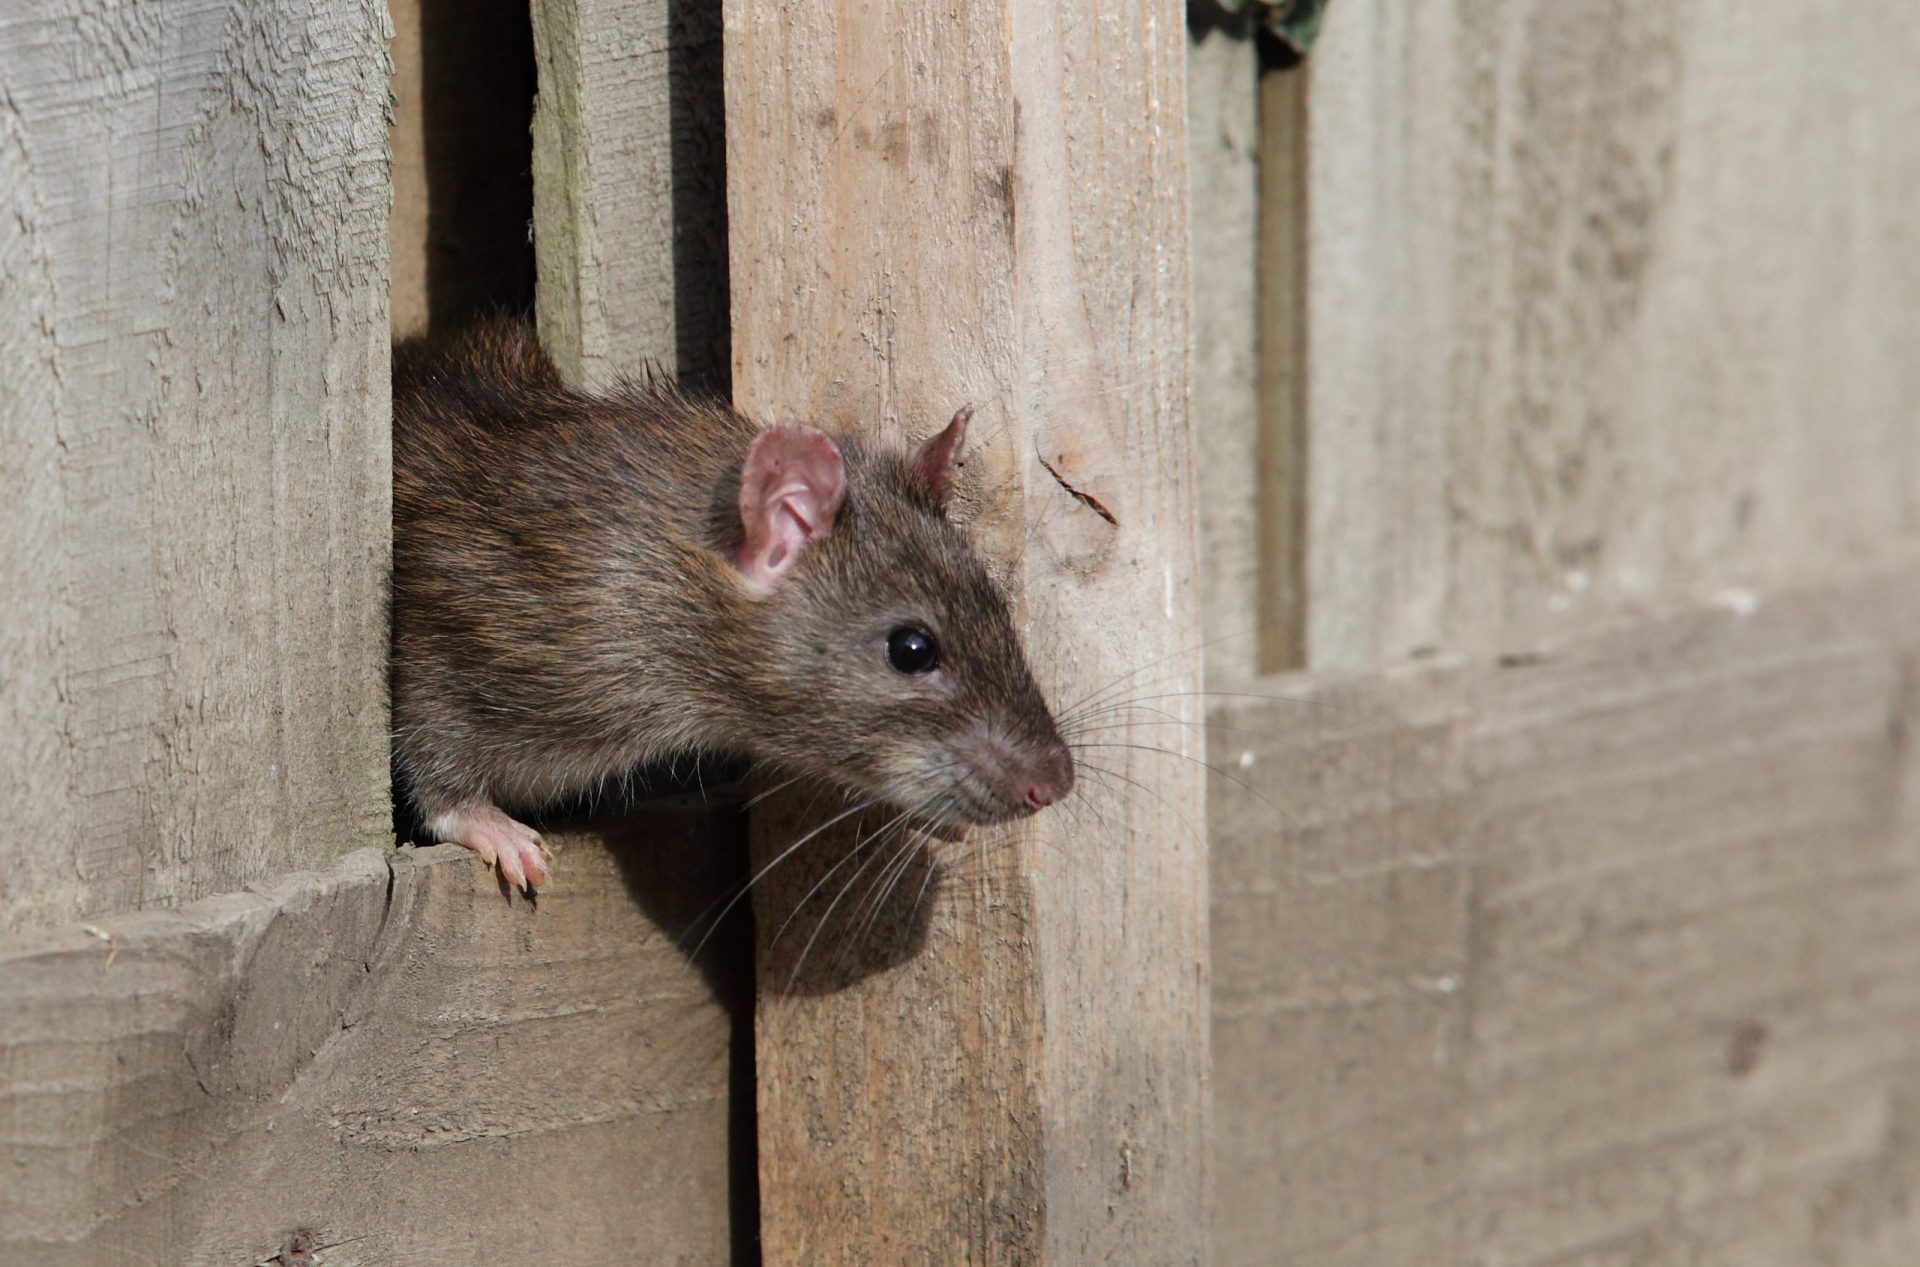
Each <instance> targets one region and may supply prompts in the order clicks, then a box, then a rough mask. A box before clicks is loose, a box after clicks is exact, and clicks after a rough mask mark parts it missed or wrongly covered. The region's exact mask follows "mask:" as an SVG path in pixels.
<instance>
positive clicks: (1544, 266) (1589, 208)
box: [1305, 0, 1920, 666]
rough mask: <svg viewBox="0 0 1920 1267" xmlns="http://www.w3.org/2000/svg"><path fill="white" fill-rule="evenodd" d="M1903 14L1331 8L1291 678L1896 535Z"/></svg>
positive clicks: (1764, 578)
mask: <svg viewBox="0 0 1920 1267" xmlns="http://www.w3.org/2000/svg"><path fill="white" fill-rule="evenodd" d="M1908 19H1909V15H1908V13H1907V10H1906V8H1905V6H1902V5H1898V4H1894V3H1890V2H1886V0H1881V2H1878V3H1867V4H1854V5H1847V6H1844V7H1842V8H1835V9H1829V8H1817V9H1816V8H1810V7H1805V6H1802V7H1798V8H1796V7H1794V6H1790V5H1789V6H1779V7H1778V9H1777V10H1776V9H1774V8H1769V9H1768V10H1767V13H1766V17H1765V20H1758V21H1757V20H1756V19H1755V12H1754V7H1753V6H1752V5H1745V4H1740V3H1737V2H1736V0H1694V2H1692V3H1686V4H1670V3H1662V2H1660V0H1634V2H1632V3H1624V4H1614V3H1553V2H1550V0H1528V2H1526V3H1508V2H1507V0H1434V2H1433V3H1427V4H1420V5H1404V4H1395V3H1390V2H1380V0H1358V2H1357V3H1354V2H1349V0H1342V3H1341V4H1339V5H1337V6H1334V7H1332V8H1330V9H1329V10H1328V15H1327V20H1326V23H1325V26H1324V28H1323V33H1322V37H1321V40H1320V43H1319V44H1318V46H1317V47H1316V49H1315V51H1314V54H1313V58H1312V61H1311V63H1310V66H1311V72H1310V73H1311V75H1312V93H1311V101H1310V108H1309V111H1308V128H1309V130H1310V139H1309V142H1308V143H1309V147H1310V153H1311V169H1310V170H1311V174H1310V177H1309V185H1310V203H1311V212H1310V219H1311V225H1310V228H1309V232H1308V242H1309V280H1308V283H1307V296H1308V298H1307V304H1308V322H1309V327H1310V329H1309V338H1308V343H1309V346H1310V349H1311V365H1310V367H1309V374H1308V388H1307V410H1308V417H1309V425H1310V427H1311V431H1312V445H1311V454H1310V463H1311V467H1310V470H1311V474H1310V487H1309V488H1308V489H1307V490H1306V492H1307V496H1306V506H1305V515H1306V522H1307V550H1308V556H1309V557H1308V563H1307V575H1308V586H1309V591H1310V594H1311V602H1310V605H1309V606H1310V614H1309V627H1308V631H1307V632H1308V636H1307V644H1308V645H1307V661H1308V662H1309V663H1311V664H1314V665H1322V666H1359V665H1367V664H1376V663H1380V662H1382V661H1384V660H1388V659H1392V658H1395V657H1399V656H1402V655H1405V654H1406V653H1407V652H1408V651H1409V650H1411V649H1414V648H1418V647H1422V646H1429V645H1433V644H1437V643H1452V644H1466V643H1471V642H1473V641H1475V640H1477V639H1482V638H1485V637H1487V636H1489V635H1493V634H1496V633H1497V632H1498V631H1499V630H1501V629H1503V628H1506V627H1509V626H1512V625H1515V624H1526V623H1532V622H1535V621H1539V620H1541V619H1544V618H1547V617H1549V616H1551V615H1552V614H1554V613H1557V612H1561V611H1578V610H1592V611H1605V610H1618V609H1621V608H1622V607H1630V606H1631V605H1633V604H1635V603H1638V602H1642V601H1644V600H1646V599H1648V598H1649V597H1652V596H1655V595H1660V594H1672V593H1676V592H1682V591H1685V590H1687V589H1688V588H1690V587H1695V586H1701V585H1709V586H1723V585H1728V584H1736V583H1737V584H1744V585H1748V586H1755V585H1761V584H1765V583H1767V582H1768V581H1769V580H1770V579H1772V578H1784V577H1787V576H1790V575H1792V574H1793V573H1794V572H1796V571H1798V570H1802V569H1804V568H1806V567H1808V566H1820V565H1822V564H1823V562H1824V561H1825V560H1827V559H1829V558H1833V557H1844V556H1849V555H1858V554H1861V553H1863V552H1867V551H1871V550H1873V549H1874V548H1876V546H1878V545H1879V544H1883V543H1885V542H1888V541H1891V540H1895V539H1899V540H1906V541H1911V540H1913V538H1914V536H1915V534H1916V531H1920V440H1916V436H1920V428H1916V426H1915V421H1916V416H1917V415H1916V412H1915V405H1914V402H1915V400H1917V399H1920V368H1916V366H1917V365H1920V363H1917V362H1916V360H1915V358H1914V357H1912V356H1910V355H1909V354H1908V353H1909V350H1910V349H1911V348H1913V347H1915V346H1917V345H1920V239H1917V238H1916V237H1915V235H1914V233H1913V232H1912V229H1911V215H1910V209H1911V208H1912V207H1913V206H1914V205H1915V203H1916V201H1920V148H1916V147H1915V146H1914V145H1912V144H1910V143H1909V142H1908V138H1907V131H1906V129H1907V126H1908V120H1910V119H1912V118H1913V117H1914V116H1915V113H1916V111H1920V77H1917V76H1915V75H1914V74H1913V67H1914V65H1915V64H1916V62H1920V33H1917V32H1916V30H1915V28H1914V26H1913V23H1912V22H1911V21H1909V20H1908ZM1356 560H1359V561H1364V565H1356Z"/></svg>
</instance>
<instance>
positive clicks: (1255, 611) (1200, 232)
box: [1187, 30, 1265, 677]
mask: <svg viewBox="0 0 1920 1267" xmlns="http://www.w3.org/2000/svg"><path fill="white" fill-rule="evenodd" d="M1259 78H1260V59H1259V55H1258V53H1257V52H1256V51H1255V49H1254V46H1253V42H1252V41H1251V40H1248V39H1244V38H1235V37H1233V36H1231V35H1230V34H1229V33H1228V32H1226V31H1224V30H1212V31H1207V32H1205V33H1203V34H1202V35H1201V36H1200V37H1198V38H1197V39H1195V40H1194V41H1193V42H1192V43H1191V44H1190V45H1189V47H1188V50H1187V143H1188V146H1187V152H1188V156H1189V163H1190V165H1191V168H1192V172H1193V199H1192V206H1193V211H1192V217H1193V422H1194V426H1193V434H1194V444H1195V448H1196V450H1197V452H1196V455H1195V456H1196V461H1197V471H1198V476H1199V481H1200V561H1201V565H1202V569H1201V573H1200V592H1201V607H1200V610H1201V613H1202V617H1203V620H1202V628H1204V629H1205V630H1206V632H1207V638H1208V641H1207V672H1208V673H1209V674H1217V675H1224V676H1229V677H1246V676H1248V675H1249V674H1251V673H1254V672H1256V671H1258V670H1259V669H1260V668H1261V667H1263V664H1262V661H1261V660H1260V658H1259V652H1260V646H1261V637H1260V625H1261V620H1262V616H1263V614H1264V613H1263V607H1262V597H1263V595H1262V591H1261V575H1260V569H1261V562H1260V560H1261V552H1260V547H1261V539H1260V512H1261V509H1262V507H1263V506H1264V504H1265V503H1264V502H1263V501H1262V499H1261V481H1262V476H1263V474H1264V470H1263V466H1262V456H1263V455H1262V453H1261V435H1262V432H1261V427H1260V394H1259V381H1258V380H1259V365H1260V360H1259V352H1260V330H1261V324H1260V315H1259V298H1260V284H1259V283H1260V280H1261V272H1260V269H1259V267H1258V262H1257V259H1256V255H1257V245H1258V234H1257V233H1256V228H1255V226H1256V224H1257V223H1258V218H1259V214H1260V207H1261V199H1260V177H1261V169H1260V164H1259V153H1260V151H1259V136H1260V132H1259V113H1260V112H1259V102H1260V94H1259V91H1258V83H1259Z"/></svg>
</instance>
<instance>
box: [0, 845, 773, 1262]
mask: <svg viewBox="0 0 1920 1267" xmlns="http://www.w3.org/2000/svg"><path fill="white" fill-rule="evenodd" d="M556 839H557V841H558V844H559V865H558V866H557V868H556V872H555V875H556V879H555V881H554V883H553V885H552V887H551V888H550V889H549V890H548V891H546V892H543V893H542V895H541V897H540V902H539V906H538V909H537V910H536V909H533V908H530V907H529V906H528V905H527V904H526V903H525V902H522V901H518V900H516V901H514V902H513V903H512V904H510V905H509V904H508V903H507V902H506V900H505V899H504V898H503V897H502V896H501V894H500V892H499V889H498V887H497V885H496V883H495V882H494V880H493V878H492V876H491V875H490V874H489V873H488V872H486V871H485V870H484V869H483V868H482V867H481V866H480V865H479V863H478V862H477V861H476V860H475V859H474V858H473V857H472V856H471V855H469V854H467V853H466V851H464V850H460V849H456V848H452V847H445V848H438V849H431V850H424V851H420V852H418V853H415V852H412V851H404V852H402V853H401V854H400V855H399V856H397V857H396V858H394V859H393V860H392V861H391V862H389V860H388V859H387V857H385V856H383V855H382V854H381V853H380V852H378V851H374V850H367V851H363V852H360V853H356V854H354V855H352V856H351V857H350V858H348V859H346V860H344V861H343V862H341V863H340V864H339V865H338V866H337V867H336V868H335V869H333V870H330V871H327V872H321V873H300V874H294V875H290V876H285V877H282V878H281V879H278V880H275V881H273V882H271V883H268V884H265V885H261V886H258V887H256V888H254V889H252V890H249V891H247V892H243V893H235V894H229V895H227V896H225V897H219V898H210V899H207V900H205V901H203V902H200V903H198V904H195V905H193V906H189V907H186V908H184V909H182V910H180V911H178V912H148V913H143V914H139V915H132V916H111V917H104V918H102V919H101V920H99V921H98V922H97V924H96V925H94V927H95V928H97V929H98V932H99V934H100V935H96V934H95V933H94V932H90V931H88V930H86V929H78V928H69V929H64V930H61V931H57V932H55V931H47V932H41V933H37V934H28V935H23V936H22V937H21V938H18V939H16V940H15V941H14V942H13V943H12V944H11V945H9V946H7V947H5V948H3V949H0V1017H4V1021H0V1161H4V1164H5V1166H6V1175H7V1178H6V1182H5V1183H0V1262H6V1263H21V1264H26V1263H33V1264H35V1265H36V1267H62V1265H64V1264H71V1265H72V1267H97V1265H98V1264H101V1263H169V1264H181V1265H182V1267H236V1265H248V1264H254V1263H260V1262H265V1261H268V1260H270V1259H272V1257H273V1255H275V1254H277V1253H278V1252H279V1251H280V1249H281V1247H282V1245H283V1243H284V1241H285V1238H286V1237H288V1236H290V1235H291V1234H293V1233H294V1232H296V1231H299V1230H303V1229H304V1230H306V1231H308V1232H310V1233H312V1234H313V1238H314V1241H315V1243H316V1244H317V1245H320V1246H329V1247H330V1248H327V1249H326V1250H325V1252H324V1253H323V1254H322V1255H321V1257H320V1260H319V1261H320V1262H322V1263H325V1264H326V1265H327V1267H402V1265H406V1264H420V1265H421V1267H425V1265H427V1264H442V1263H453V1262H525V1263H542V1264H548V1263H551V1264H556V1265H565V1264H583V1265H584V1264H590V1263H607V1262H644V1263H663V1264H664V1263H684V1264H689V1265H697V1267H712V1264H715V1263H721V1262H725V1261H727V1260H728V1254H729V1252H730V1245H731V1238H732V1236H733V1233H732V1231H731V1230H730V1227H729V1214H730V1212H729V1209H728V1199H729V1198H728V1192H729V1182H728V1166H729V1162H728V1129H729V1123H728V1119H729V1108H728V1094H729V1085H728V1079H729V1076H730V1075H729V1060H728V1047H729V1043H730V1037H729V1034H730V1025H729V1022H728V1018H727V1011H726V1008H725V1007H724V1006H722V1005H721V1004H720V1002H718V1001H717V999H716V993H715V985H714V984H713V983H710V982H709V981H708V980H706V979H705V978H704V977H703V975H702V973H701V972H699V971H697V970H696V969H695V968H694V967H692V966H690V965H689V963H688V962H687V960H686V957H685V955H684V954H683V953H682V952H681V951H680V950H679V949H678V948H677V947H676V945H675V944H674V941H673V938H672V937H671V936H670V935H669V934H668V933H666V932H663V928H665V929H671V930H675V931H677V929H678V928H679V927H681V926H683V925H684V924H685V923H686V922H687V920H688V919H690V918H691V917H692V915H693V913H694V912H695V911H696V910H697V909H698V907H699V905H700V904H703V903H704V901H705V900H706V898H708V897H711V896H712V893H711V889H712V887H713V885H714V884H715V883H716V882H724V881H723V879H722V877H723V876H725V875H727V874H728V873H727V872H726V871H725V869H724V868H722V867H719V866H718V865H717V861H718V860H719V859H721V858H723V857H725V856H726V855H727V854H728V852H729V851H728V850H727V849H726V848H724V847H716V845H717V842H716V841H715V840H714V839H712V832H711V830H710V829H709V828H707V827H705V826H704V825H702V820H688V819H682V820H677V821H675V820H665V819H655V820H652V821H651V822H650V823H648V824H647V825H646V826H645V828H644V829H641V828H637V827H632V826H626V827H620V828H608V829H606V830H605V831H601V830H594V831H586V832H581V833H576V834H573V835H562V836H559V837H557V838H556ZM733 856H734V857H735V858H736V859H737V848H736V849H735V850H734V851H733ZM736 865H737V862H736ZM623 879H624V881H625V883H624V884H623ZM643 908H644V909H643ZM108 938H110V940H109V939H108ZM719 984H720V986H721V987H722V989H723V992H724V991H731V992H732V996H733V997H734V998H736V999H739V1000H740V1001H741V1002H743V1003H744V1002H745V996H744V993H743V991H744V988H745V982H744V981H742V980H740V979H738V978H736V979H734V980H733V981H731V982H727V981H722V982H720V983H719Z"/></svg>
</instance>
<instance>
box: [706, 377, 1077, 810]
mask: <svg viewBox="0 0 1920 1267" xmlns="http://www.w3.org/2000/svg"><path fill="white" fill-rule="evenodd" d="M971 413H972V411H971V409H963V410H961V411H960V412H959V413H958V414H956V415H955V416H954V419H953V421H952V422H951V423H949V424H948V425H947V427H946V429H945V430H943V431H941V432H940V433H939V434H937V435H935V436H933V437H932V438H931V439H929V440H927V441H926V442H925V443H924V444H922V445H920V447H919V448H917V449H915V450H913V452H912V453H911V454H906V453H900V452H897V451H890V450H885V449H880V448H877V447H869V446H867V445H864V444H861V443H858V442H842V443H836V442H835V441H834V440H833V439H831V438H830V437H828V436H827V435H825V434H823V433H822V432H819V431H816V430H814V429H813V428H811V427H803V426H782V427H774V428H771V429H769V430H766V431H762V432H761V433H760V434H759V435H757V436H756V437H755V438H754V440H753V443H752V446H751V447H750V448H749V450H748V452H747V457H746V461H745V464H744V466H743V468H742V470H741V473H740V486H739V498H738V505H737V511H738V515H739V521H738V529H737V532H738V536H737V544H736V545H735V547H734V548H733V551H732V555H731V562H732V564H733V567H734V569H735V571H736V572H737V573H738V576H739V580H740V582H741V584H742V586H743V587H744V589H745V591H746V592H747V594H748V595H749V597H748V598H747V600H746V602H745V603H744V604H741V605H740V606H739V608H738V610H740V611H741V618H742V619H743V620H745V621H746V622H748V623H749V624H750V625H751V626H752V627H753V630H752V638H751V641H753V642H756V643H758V644H760V645H762V646H764V647H765V648H766V656H765V658H764V661H763V662H762V663H760V664H756V665H748V666H741V667H742V669H743V670H744V672H743V675H742V685H743V687H744V692H743V694H744V696H745V698H747V699H749V700H752V701H754V702H755V703H756V704H758V705H759V706H760V709H761V712H760V716H759V719H758V723H757V724H756V725H755V726H754V731H755V736H756V740H757V745H756V746H757V747H758V748H759V750H760V751H759V755H761V756H764V757H768V758H771V759H773V760H775V761H777V762H779V763H781V764H783V765H786V766H788V767H790V768H792V769H794V770H795V771H797V772H802V773H806V774H811V775H815V776H819V777H824V778H827V779H830V780H832V781H834V782H837V783H839V784H842V785H843V786H846V787H848V788H849V789H850V790H852V791H854V792H856V793H858V794H861V795H864V796H877V797H884V798H885V799H886V800H887V801H890V802H892V803H893V804H895V805H897V806H899V807H900V808H901V809H904V810H912V811H914V812H915V813H916V814H917V815H919V816H923V817H926V818H931V819H935V820H939V821H942V822H949V823H997V822H1004V821H1007V820H1009V819H1013V818H1018V817H1020V816H1022V815H1025V814H1030V813H1033V812H1034V811H1035V810H1038V809H1042V808H1044V807H1045V806H1048V805H1051V804H1053V803H1054V802H1055V801H1058V800H1060V799H1061V798H1063V797H1064V796H1066V794H1067V793H1068V792H1069V791H1071V790H1072V787H1073V760H1072V758H1071V756H1070V755H1069V754H1068V752H1067V747H1066V745H1065V744H1064V743H1063V742H1061V739H1060V734H1059V731H1058V730H1057V729H1056V727H1055V725H1054V720H1053V715H1052V713H1051V712H1049V711H1048V709H1047V705H1046V701H1045V700H1044V699H1043V698H1042V697H1041V694H1040V690H1039V688H1038V687H1037V686H1036V685H1035V684H1034V681H1033V675H1032V673H1031V672H1030V671H1029V670H1028V667H1027V661H1026V656H1025V655H1024V654H1023V653H1022V651H1021V648H1020V640H1019V638H1018V637H1017V636H1016V635H1015V634H1014V630H1013V621H1012V620H1011V618H1010V617H1009V616H1008V613H1007V605H1006V600H1005V598H1004V597H1003V596H1002V595H1001V593H1000V590H999V587H998V586H996V585H995V584H994V582H993V579H992V578H991V577H990V576H989V575H988V574H987V569H986V567H985V566H984V565H983V564H982V563H981V561H980V558H979V556H978V555H977V554H975V553H974V550H973V547H972V545H971V544H970V543H969V542H968V541H967V539H966V537H965V536H964V535H963V534H962V533H961V532H960V530H959V529H958V528H957V527H956V526H955V525H954V524H953V522H952V521H951V520H949V519H948V518H947V514H946V502H947V496H948V493H949V491H950V489H951V486H952V477H953V469H952V468H953V463H954V460H955V458H956V457H958V455H959V452H960V447H961V444H962V442H963V441H964V439H965V437H966V429H967V419H968V417H969V416H970V415H971Z"/></svg>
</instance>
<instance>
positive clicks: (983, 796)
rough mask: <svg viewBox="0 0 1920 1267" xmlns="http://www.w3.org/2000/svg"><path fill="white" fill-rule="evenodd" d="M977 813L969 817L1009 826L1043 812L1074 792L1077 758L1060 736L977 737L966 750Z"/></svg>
mask: <svg viewBox="0 0 1920 1267" xmlns="http://www.w3.org/2000/svg"><path fill="white" fill-rule="evenodd" d="M963 751H964V752H965V754H966V755H965V759H964V765H963V768H965V769H967V770H968V771H970V773H971V775H972V778H971V779H970V780H969V782H970V783H971V784H972V787H973V788H974V789H975V792H974V796H975V797H976V798H977V799H975V801H974V805H975V806H976V808H974V809H972V810H971V811H969V812H968V813H967V814H966V817H968V818H969V819H971V820H972V821H973V822H977V823H993V822H1005V821H1007V820H1008V819H1010V818H1020V817H1023V816H1025V815H1027V814H1032V813H1034V812H1036V811H1038V810H1043V809H1045V808H1046V807H1047V806H1049V805H1054V804H1057V803H1059V802H1060V801H1063V800H1065V799H1066V798H1067V794H1068V793H1069V792H1071V791H1073V756H1072V754H1070V753H1069V752H1068V751H1067V746H1066V744H1064V743H1062V742H1060V739H1059V738H1058V736H1049V737H1047V738H1045V739H1040V740H1034V739H1012V738H1007V737H1003V736H1001V735H998V734H995V733H993V732H990V731H982V732H977V733H976V734H975V735H974V737H973V740H972V742H971V743H969V744H968V745H967V748H966V749H964V750H963Z"/></svg>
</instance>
